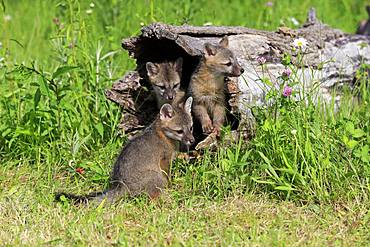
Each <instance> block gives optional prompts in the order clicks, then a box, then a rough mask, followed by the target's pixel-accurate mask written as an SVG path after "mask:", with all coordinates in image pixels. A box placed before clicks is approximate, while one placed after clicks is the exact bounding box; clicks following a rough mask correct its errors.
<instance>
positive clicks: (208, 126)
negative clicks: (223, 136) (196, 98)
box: [193, 104, 213, 134]
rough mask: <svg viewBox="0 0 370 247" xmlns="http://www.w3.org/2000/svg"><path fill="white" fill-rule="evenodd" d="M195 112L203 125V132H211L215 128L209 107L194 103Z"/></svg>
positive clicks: (195, 115)
mask: <svg viewBox="0 0 370 247" xmlns="http://www.w3.org/2000/svg"><path fill="white" fill-rule="evenodd" d="M193 114H194V117H195V118H196V119H198V120H199V121H200V124H201V125H202V130H203V133H206V134H209V133H211V132H212V130H213V126H212V120H211V119H210V117H209V115H208V112H207V108H206V107H205V106H204V105H201V104H193Z"/></svg>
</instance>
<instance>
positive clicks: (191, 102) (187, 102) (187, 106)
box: [184, 97, 193, 114]
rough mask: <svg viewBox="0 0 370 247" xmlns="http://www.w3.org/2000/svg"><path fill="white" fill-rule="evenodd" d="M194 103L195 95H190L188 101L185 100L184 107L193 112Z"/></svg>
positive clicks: (188, 111)
mask: <svg viewBox="0 0 370 247" xmlns="http://www.w3.org/2000/svg"><path fill="white" fill-rule="evenodd" d="M192 104H193V97H189V98H188V99H187V100H186V102H185V106H184V109H185V111H186V112H187V113H189V114H191V106H192Z"/></svg>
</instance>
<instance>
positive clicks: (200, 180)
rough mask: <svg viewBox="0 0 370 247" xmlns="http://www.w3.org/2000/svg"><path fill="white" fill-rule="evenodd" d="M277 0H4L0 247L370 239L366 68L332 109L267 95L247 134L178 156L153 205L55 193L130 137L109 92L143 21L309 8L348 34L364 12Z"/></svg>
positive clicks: (270, 18) (242, 18)
mask: <svg viewBox="0 0 370 247" xmlns="http://www.w3.org/2000/svg"><path fill="white" fill-rule="evenodd" d="M273 2H274V4H273V6H272V7H267V6H266V5H265V2H263V1H219V2H211V1H191V0H188V1H149V0H148V1H118V0H112V1H97V2H94V7H90V3H91V2H90V1H73V0H69V1H67V0H66V1H41V0H36V1H26V0H17V1H10V0H4V1H1V0H0V13H1V14H0V30H1V31H0V42H1V45H0V119H1V121H0V160H1V166H0V183H1V187H0V243H2V244H5V245H6V244H8V245H10V246H14V245H21V244H23V245H35V246H38V245H41V244H46V245H106V244H111V245H114V244H118V245H125V244H129V245H133V244H141V245H150V244H152V243H156V244H158V245H199V244H201V245H241V244H243V245H261V246H265V245H267V246H270V245H278V246H284V245H314V246H322V245H324V246H326V245H356V246H364V245H366V244H368V243H369V241H370V235H369V230H370V229H369V225H370V207H369V205H370V198H369V192H370V181H369V179H370V164H369V146H370V101H369V99H370V98H369V95H370V94H369V93H370V90H369V81H368V78H367V77H366V69H368V67H367V66H368V65H363V69H362V71H359V79H358V80H359V82H360V83H359V85H360V86H359V87H358V88H356V89H355V91H350V90H348V89H345V90H344V98H343V101H342V107H341V109H340V110H339V111H338V112H334V110H333V108H334V107H333V105H328V106H327V107H317V106H315V105H314V104H313V103H309V104H305V103H303V102H293V101H291V100H289V99H286V98H284V97H281V96H280V94H279V92H278V91H275V92H274V93H276V94H275V95H269V97H274V98H275V99H276V105H275V106H276V107H273V108H269V109H263V108H259V109H254V113H255V115H256V116H257V132H256V136H255V138H254V139H253V140H251V141H250V142H249V143H244V142H237V143H233V144H232V145H229V146H227V147H225V148H220V149H218V150H217V151H216V152H214V153H208V152H207V153H205V154H204V155H203V156H202V157H200V158H199V159H197V160H196V161H195V162H192V163H189V162H186V161H183V160H177V161H175V162H174V164H173V167H172V185H171V188H170V189H168V191H167V192H166V193H165V194H164V195H163V197H162V198H161V200H160V201H158V202H156V203H152V202H149V201H148V199H147V198H145V197H140V198H138V199H135V200H130V201H126V202H121V203H119V204H117V205H112V206H104V207H102V206H99V207H96V206H95V207H94V206H89V207H74V206H72V205H69V204H68V203H64V204H62V203H59V204H58V203H55V202H54V201H53V193H54V192H55V191H60V190H66V191H70V192H75V193H85V192H88V191H93V190H97V189H102V188H103V187H104V186H105V185H106V183H107V179H108V175H109V172H110V169H111V165H112V163H113V162H114V159H115V157H116V155H117V153H118V152H119V150H120V148H121V146H122V145H123V144H124V143H125V141H126V140H125V137H124V136H123V135H122V134H120V133H118V131H117V129H118V126H117V125H118V123H119V120H120V111H119V108H118V107H117V106H116V105H114V104H113V103H110V102H108V101H107V100H106V99H105V97H104V89H106V88H109V87H110V86H111V84H112V82H113V81H115V80H116V79H117V78H119V77H121V76H122V75H123V74H124V73H125V72H126V71H127V70H129V69H133V68H134V67H135V64H134V61H133V60H132V59H130V58H129V57H128V55H127V54H126V52H124V51H122V50H121V48H120V40H121V39H122V38H124V37H129V36H133V35H136V34H138V33H139V30H140V25H141V24H148V23H151V22H153V21H162V22H166V23H172V24H184V23H188V24H193V25H202V24H204V23H209V22H210V23H213V24H215V25H242V26H248V27H251V28H257V29H267V30H275V29H277V27H278V26H279V25H287V26H289V27H292V28H294V27H295V26H294V24H293V22H292V21H291V17H294V18H296V19H297V20H298V21H299V22H300V23H302V22H304V20H305V18H306V13H307V11H308V9H309V7H311V6H314V7H315V8H316V9H317V13H318V17H319V18H320V19H321V20H322V21H323V22H325V23H328V24H329V25H331V26H333V27H335V28H339V29H342V30H344V31H346V32H354V31H355V29H356V26H357V23H358V21H359V20H361V19H364V18H366V13H365V10H364V6H365V5H366V3H367V2H366V1H350V0H342V1H318V0H311V1H304V2H302V1H295V0H291V1H273ZM1 3H3V4H1ZM87 10H91V11H90V12H91V13H89V11H88V12H86V11H87ZM55 18H58V20H54V21H53V19H55ZM9 19H10V20H9ZM291 69H292V70H293V71H294V69H295V68H294V67H292V68H291ZM289 83H296V82H295V81H291V82H289ZM298 83H299V82H298ZM358 94H360V95H361V96H360V97H359V98H358V100H356V101H353V100H352V97H353V95H358ZM276 109H277V110H278V112H279V114H278V115H276V114H275V113H276V112H275V110H276ZM324 112H326V114H323V113H324ZM275 116H276V117H275ZM77 167H82V168H84V169H85V173H84V174H83V175H81V174H78V173H76V172H75V169H76V168H77Z"/></svg>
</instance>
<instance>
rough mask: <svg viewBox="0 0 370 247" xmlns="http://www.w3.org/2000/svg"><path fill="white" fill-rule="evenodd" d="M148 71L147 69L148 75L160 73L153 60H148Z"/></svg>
mask: <svg viewBox="0 0 370 247" xmlns="http://www.w3.org/2000/svg"><path fill="white" fill-rule="evenodd" d="M146 71H147V74H148V76H154V75H156V74H158V72H159V69H158V66H157V65H156V64H154V63H152V62H147V63H146Z"/></svg>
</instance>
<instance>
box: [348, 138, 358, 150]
mask: <svg viewBox="0 0 370 247" xmlns="http://www.w3.org/2000/svg"><path fill="white" fill-rule="evenodd" d="M357 144H358V141H355V140H350V141H349V142H347V146H348V147H349V148H350V149H353V148H354V147H356V146H357Z"/></svg>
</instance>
